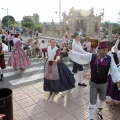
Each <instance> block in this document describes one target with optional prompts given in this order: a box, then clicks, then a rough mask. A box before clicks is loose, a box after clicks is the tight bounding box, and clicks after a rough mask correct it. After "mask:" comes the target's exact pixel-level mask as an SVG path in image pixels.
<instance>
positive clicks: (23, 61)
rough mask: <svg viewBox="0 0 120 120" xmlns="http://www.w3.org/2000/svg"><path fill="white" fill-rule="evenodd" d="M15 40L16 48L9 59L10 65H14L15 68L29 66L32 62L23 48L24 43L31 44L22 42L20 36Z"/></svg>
mask: <svg viewBox="0 0 120 120" xmlns="http://www.w3.org/2000/svg"><path fill="white" fill-rule="evenodd" d="M13 42H14V44H15V50H14V51H13V53H12V56H11V58H10V59H9V61H8V65H9V66H13V68H15V69H19V68H24V67H26V66H29V65H30V64H31V63H30V61H29V59H28V57H27V55H26V53H25V51H24V50H23V48H22V45H26V44H27V45H29V44H28V43H24V42H22V41H21V40H20V39H19V38H14V40H13Z"/></svg>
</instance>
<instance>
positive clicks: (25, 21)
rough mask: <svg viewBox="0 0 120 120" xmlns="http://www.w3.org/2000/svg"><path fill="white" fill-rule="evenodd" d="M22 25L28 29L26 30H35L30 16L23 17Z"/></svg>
mask: <svg viewBox="0 0 120 120" xmlns="http://www.w3.org/2000/svg"><path fill="white" fill-rule="evenodd" d="M21 25H22V26H23V27H26V28H29V29H33V28H34V23H33V20H32V18H30V17H29V16H24V17H23V20H22V21H21Z"/></svg>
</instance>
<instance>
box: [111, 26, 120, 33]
mask: <svg viewBox="0 0 120 120" xmlns="http://www.w3.org/2000/svg"><path fill="white" fill-rule="evenodd" d="M118 31H120V27H114V28H113V29H112V33H113V34H116V33H117V32H118Z"/></svg>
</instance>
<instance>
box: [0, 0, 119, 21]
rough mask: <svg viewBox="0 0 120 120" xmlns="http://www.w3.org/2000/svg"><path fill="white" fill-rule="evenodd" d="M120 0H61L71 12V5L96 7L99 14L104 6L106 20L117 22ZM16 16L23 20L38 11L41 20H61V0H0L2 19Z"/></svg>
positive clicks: (80, 7) (0, 15)
mask: <svg viewBox="0 0 120 120" xmlns="http://www.w3.org/2000/svg"><path fill="white" fill-rule="evenodd" d="M119 3H120V2H119V0H61V12H64V11H66V13H68V12H69V9H70V8H71V7H74V9H85V10H87V9H90V8H92V7H94V13H95V14H96V13H97V14H99V13H100V12H101V10H100V9H101V8H104V15H105V17H104V21H107V20H110V21H111V22H116V21H117V17H118V12H120V4H119ZM1 8H5V9H6V8H8V14H9V15H12V16H14V18H15V20H16V21H21V20H22V18H23V16H26V15H33V13H37V14H38V15H39V16H40V22H43V21H46V22H48V21H52V19H53V20H54V21H55V22H58V21H59V15H58V14H55V11H57V12H58V11H59V0H1V1H0V20H2V18H3V17H4V16H5V15H6V14H7V11H6V10H3V9H1Z"/></svg>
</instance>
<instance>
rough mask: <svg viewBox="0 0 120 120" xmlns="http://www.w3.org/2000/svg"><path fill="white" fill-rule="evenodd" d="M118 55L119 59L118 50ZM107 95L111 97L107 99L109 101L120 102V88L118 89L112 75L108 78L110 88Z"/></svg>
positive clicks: (119, 52)
mask: <svg viewBox="0 0 120 120" xmlns="http://www.w3.org/2000/svg"><path fill="white" fill-rule="evenodd" d="M117 57H118V60H120V51H119V50H118V51H117ZM118 70H119V72H120V66H119V67H118ZM107 96H109V98H108V99H107V101H109V102H110V101H111V102H114V103H120V90H118V87H117V85H116V84H115V83H114V82H113V81H112V78H111V76H109V78H108V88H107Z"/></svg>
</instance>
